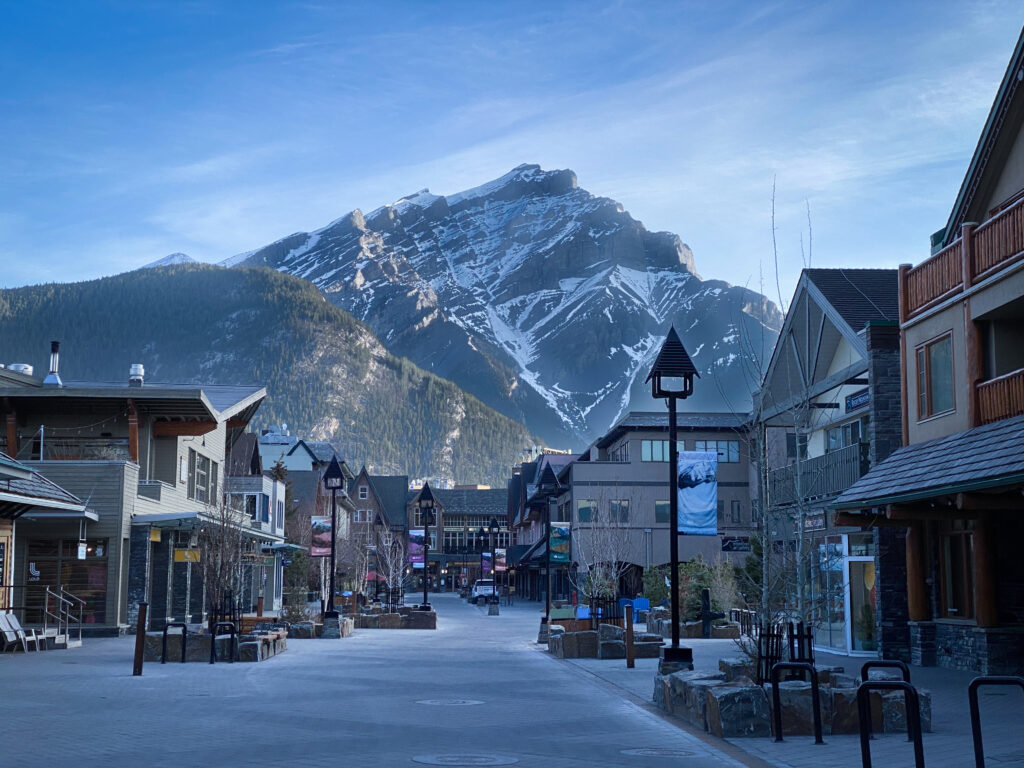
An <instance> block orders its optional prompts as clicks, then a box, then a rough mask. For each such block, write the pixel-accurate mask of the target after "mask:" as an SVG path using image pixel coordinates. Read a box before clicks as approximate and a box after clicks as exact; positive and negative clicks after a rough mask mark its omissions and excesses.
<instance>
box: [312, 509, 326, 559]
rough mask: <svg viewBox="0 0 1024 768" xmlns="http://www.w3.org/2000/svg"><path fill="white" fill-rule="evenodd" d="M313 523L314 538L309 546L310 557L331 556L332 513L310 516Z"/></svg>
mask: <svg viewBox="0 0 1024 768" xmlns="http://www.w3.org/2000/svg"><path fill="white" fill-rule="evenodd" d="M310 522H311V523H312V525H313V539H312V543H311V544H310V547H309V556H310V557H330V556H331V518H330V515H327V516H323V515H313V516H312V517H310Z"/></svg>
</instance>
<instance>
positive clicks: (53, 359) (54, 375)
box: [43, 341, 64, 387]
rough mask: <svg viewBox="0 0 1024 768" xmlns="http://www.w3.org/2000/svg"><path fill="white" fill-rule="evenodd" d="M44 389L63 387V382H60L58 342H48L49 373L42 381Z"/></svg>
mask: <svg viewBox="0 0 1024 768" xmlns="http://www.w3.org/2000/svg"><path fill="white" fill-rule="evenodd" d="M43 386H44V387H63V386H64V382H63V381H61V380H60V342H59V341H51V342H50V372H49V373H48V374H46V378H45V379H43Z"/></svg>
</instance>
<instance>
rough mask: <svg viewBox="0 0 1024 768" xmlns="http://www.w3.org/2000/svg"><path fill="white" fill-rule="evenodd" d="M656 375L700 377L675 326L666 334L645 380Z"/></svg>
mask: <svg viewBox="0 0 1024 768" xmlns="http://www.w3.org/2000/svg"><path fill="white" fill-rule="evenodd" d="M656 375H660V376H665V377H668V378H672V377H682V376H696V377H698V378H700V374H699V373H697V368H696V366H694V364H693V361H692V360H690V356H689V355H688V354H686V348H685V347H683V342H681V341H680V340H679V334H678V333H676V328H675V326H672V327H670V328H669V329H668V335H667V336H665V341H664V343H663V344H662V345H661V349H660V350H659V351H658V356H657V357H656V358H655V359H654V365H652V366H651V372H650V373H648V374H647V378H646V379H645V381H650V380H651V379H652V378H653V377H654V376H656Z"/></svg>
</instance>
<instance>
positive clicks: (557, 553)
mask: <svg viewBox="0 0 1024 768" xmlns="http://www.w3.org/2000/svg"><path fill="white" fill-rule="evenodd" d="M548 547H549V548H550V552H551V562H552V563H568V562H569V524H568V523H552V524H551V538H550V539H549V541H548Z"/></svg>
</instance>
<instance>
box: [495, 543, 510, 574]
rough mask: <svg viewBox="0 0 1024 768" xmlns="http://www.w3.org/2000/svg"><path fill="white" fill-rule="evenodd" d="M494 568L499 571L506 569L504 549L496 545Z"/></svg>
mask: <svg viewBox="0 0 1024 768" xmlns="http://www.w3.org/2000/svg"><path fill="white" fill-rule="evenodd" d="M494 570H495V571H497V572H499V573H500V572H501V571H504V570H508V569H507V568H506V566H505V550H504V549H498V548H497V547H495V548H494Z"/></svg>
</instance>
